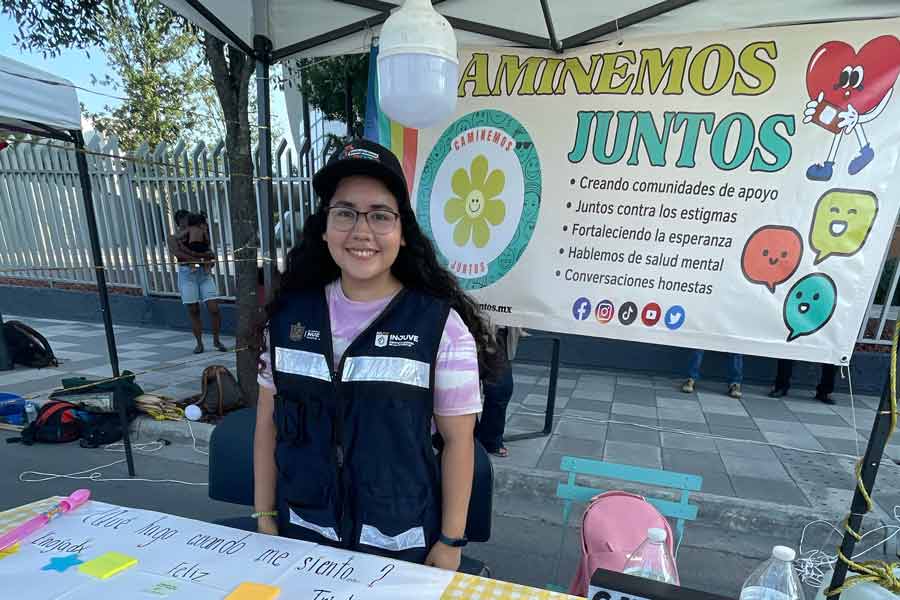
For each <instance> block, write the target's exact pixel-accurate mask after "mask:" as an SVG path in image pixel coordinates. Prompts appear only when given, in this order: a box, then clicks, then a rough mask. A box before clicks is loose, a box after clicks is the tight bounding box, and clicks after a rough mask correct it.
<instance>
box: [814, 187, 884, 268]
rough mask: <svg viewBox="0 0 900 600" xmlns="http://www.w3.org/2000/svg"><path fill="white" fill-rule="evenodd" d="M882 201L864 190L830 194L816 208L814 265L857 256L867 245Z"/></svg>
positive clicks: (826, 193) (830, 192)
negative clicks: (831, 257)
mask: <svg viewBox="0 0 900 600" xmlns="http://www.w3.org/2000/svg"><path fill="white" fill-rule="evenodd" d="M877 214H878V198H876V197H875V194H873V193H872V192H868V191H864V190H839V189H835V190H829V191H827V192H825V193H824V194H823V195H822V197H821V198H819V202H818V203H817V204H816V210H815V213H814V214H813V220H812V225H811V226H810V228H809V245H810V246H811V247H812V249H813V250H814V251H815V252H816V259H815V261H814V264H819V263H820V262H822V261H823V260H825V259H826V258H828V257H829V256H853V255H854V254H856V253H857V252H859V249H860V248H862V247H863V245H865V243H866V238H868V237H869V232H870V231H872V225H873V224H874V223H875V216H876V215H877Z"/></svg>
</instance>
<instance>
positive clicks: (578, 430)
mask: <svg viewBox="0 0 900 600" xmlns="http://www.w3.org/2000/svg"><path fill="white" fill-rule="evenodd" d="M606 427H607V426H606V425H597V424H594V423H586V422H584V421H579V420H577V419H568V418H566V417H563V418H562V419H560V420H559V422H557V423H556V426H555V428H554V432H555V433H556V434H557V435H561V436H564V437H567V438H578V439H583V440H594V441H597V442H600V443H602V442H604V441H605V440H606Z"/></svg>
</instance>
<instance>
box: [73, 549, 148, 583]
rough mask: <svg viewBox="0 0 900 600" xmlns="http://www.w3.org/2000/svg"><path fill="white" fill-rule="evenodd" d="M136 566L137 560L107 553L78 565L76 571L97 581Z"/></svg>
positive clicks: (116, 553)
mask: <svg viewBox="0 0 900 600" xmlns="http://www.w3.org/2000/svg"><path fill="white" fill-rule="evenodd" d="M136 564H137V559H136V558H133V557H131V556H126V555H125V554H121V553H119V552H107V553H106V554H101V555H100V556H98V557H97V558H95V559H93V560H89V561H87V562H86V563H84V564H82V565H79V567H78V570H79V571H81V572H82V573H84V574H85V575H90V576H91V577H96V578H97V579H107V578H109V577H112V576H113V575H115V574H116V573H118V572H119V571H124V570H125V569H128V568H130V567H133V566H134V565H136Z"/></svg>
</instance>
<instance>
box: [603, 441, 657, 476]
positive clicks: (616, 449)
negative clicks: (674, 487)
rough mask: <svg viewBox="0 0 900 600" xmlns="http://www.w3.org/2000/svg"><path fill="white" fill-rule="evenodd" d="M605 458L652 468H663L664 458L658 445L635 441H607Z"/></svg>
mask: <svg viewBox="0 0 900 600" xmlns="http://www.w3.org/2000/svg"><path fill="white" fill-rule="evenodd" d="M603 460H605V461H607V462H612V463H616V464H620V465H632V466H636V467H649V468H651V469H660V468H662V458H661V456H660V450H659V448H658V447H656V446H648V445H646V444H636V443H633V442H616V441H607V442H606V446H605V448H604V452H603Z"/></svg>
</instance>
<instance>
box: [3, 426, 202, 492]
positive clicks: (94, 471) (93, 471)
mask: <svg viewBox="0 0 900 600" xmlns="http://www.w3.org/2000/svg"><path fill="white" fill-rule="evenodd" d="M186 422H187V425H188V431H190V433H191V440H192V441H193V449H194V451H195V452H198V453H199V454H203V455H205V456H209V452H208V451H205V450H201V449H200V448H198V447H197V438H196V436H195V435H194V428H193V427H191V422H190V421H186ZM166 445H167V444H166V443H165V442H163V441H161V440H156V441H153V442H145V443H142V444H132V446H131V449H132V450H135V451H138V452H158V451H159V450H162V449H163V448H164V447H165V446H166ZM103 450H104V451H105V452H124V451H125V443H124V442H115V443H112V444H108V445H106V446H104V447H103ZM125 461H126V459H124V458H123V459H121V460H117V461H114V462H111V463H109V464H106V465H101V466H98V467H88V468H87V469H84V470H83V471H75V472H74V473H66V474H61V473H44V472H43V471H24V472H22V473H19V481H21V482H23V483H40V482H43V481H51V480H53V479H76V480H88V481H98V482H101V481H140V482H143V483H177V484H181V485H196V486H206V485H209V483H207V482H202V483H201V482H194V481H181V480H180V479H144V478H140V477H104V476H103V473H101V472H100V471H102V470H103V469H106V468H108V467H112V466H115V465H120V464H122V463H124V462H125ZM89 471H90V473H89Z"/></svg>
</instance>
